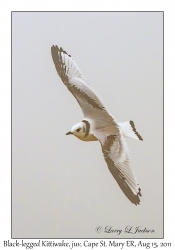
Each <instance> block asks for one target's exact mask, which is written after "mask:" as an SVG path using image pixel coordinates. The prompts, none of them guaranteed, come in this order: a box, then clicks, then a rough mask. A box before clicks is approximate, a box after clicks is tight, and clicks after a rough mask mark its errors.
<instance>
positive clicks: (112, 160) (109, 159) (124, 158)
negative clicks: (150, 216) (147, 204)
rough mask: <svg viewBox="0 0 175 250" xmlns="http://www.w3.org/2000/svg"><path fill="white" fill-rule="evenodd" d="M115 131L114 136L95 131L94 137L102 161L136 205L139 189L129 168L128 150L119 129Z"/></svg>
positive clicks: (139, 193) (138, 201) (139, 194)
mask: <svg viewBox="0 0 175 250" xmlns="http://www.w3.org/2000/svg"><path fill="white" fill-rule="evenodd" d="M115 129H116V133H115V134H110V133H108V132H107V131H105V133H104V131H100V130H96V131H94V135H95V136H96V138H97V139H98V140H99V141H100V143H101V147H102V152H103V155H104V159H105V161H106V163H107V165H108V168H109V170H110V172H111V174H112V175H113V177H114V178H115V180H116V181H117V183H118V185H119V186H120V188H121V189H122V191H123V192H124V194H125V195H126V197H127V198H128V199H129V200H130V201H131V202H132V203H134V204H135V205H137V204H139V203H140V198H139V196H141V192H140V191H141V189H140V187H139V184H138V182H137V179H136V177H135V174H134V172H133V170H132V169H131V166H130V165H131V164H130V156H129V149H128V146H127V144H126V141H125V139H124V138H123V135H122V134H121V133H120V128H119V127H117V126H116V128H115ZM117 130H118V131H117Z"/></svg>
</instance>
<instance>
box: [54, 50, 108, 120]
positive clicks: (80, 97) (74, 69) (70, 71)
mask: <svg viewBox="0 0 175 250" xmlns="http://www.w3.org/2000/svg"><path fill="white" fill-rule="evenodd" d="M51 54H52V59H53V62H54V64H55V68H56V70H57V73H58V75H59V76H60V78H61V80H62V81H63V83H64V84H65V85H66V86H67V88H68V90H69V91H70V92H71V93H72V94H73V96H74V97H75V98H76V100H77V101H78V103H79V105H80V107H81V109H82V111H83V113H84V116H89V114H90V113H91V112H92V111H94V109H96V110H97V111H98V110H100V111H104V112H107V111H106V109H105V108H104V105H103V104H102V102H101V101H100V99H99V97H98V96H97V94H96V93H95V92H94V90H93V89H92V88H91V87H90V85H89V84H87V81H86V79H85V78H84V76H83V74H82V73H81V71H80V69H79V68H78V66H77V65H76V63H75V62H74V60H73V59H72V57H71V56H70V55H68V54H67V52H66V51H64V50H63V49H62V48H58V46H52V47H51Z"/></svg>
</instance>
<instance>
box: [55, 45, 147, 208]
mask: <svg viewBox="0 0 175 250" xmlns="http://www.w3.org/2000/svg"><path fill="white" fill-rule="evenodd" d="M51 54H52V59H53V62H54V64H55V68H56V70H57V73H58V75H59V76H60V78H61V80H62V81H63V83H64V84H65V85H66V86H67V88H68V90H69V91H70V92H71V93H72V94H73V96H74V97H75V98H76V100H77V101H78V103H79V105H80V107H81V109H82V112H83V114H84V119H83V120H82V121H81V122H79V123H77V124H76V125H74V126H73V127H72V129H71V131H70V132H68V133H67V134H66V135H69V134H73V135H74V136H76V137H77V138H78V139H80V140H83V141H99V142H100V144H101V147H102V152H103V155H104V159H105V161H106V163H107V165H108V168H109V170H110V172H111V174H112V175H113V177H114V178H115V180H116V181H117V183H118V185H119V186H120V188H121V189H122V191H123V192H124V194H125V195H126V197H127V198H128V199H129V200H130V201H131V202H132V203H134V204H135V205H137V204H139V203H140V196H141V189H140V187H139V184H138V182H137V179H136V177H135V174H134V172H133V171H132V169H131V166H130V156H129V150H128V146H127V144H126V141H125V138H124V137H130V138H133V139H137V140H143V139H142V137H141V136H140V135H139V133H138V132H137V131H136V128H135V125H134V122H133V121H127V122H120V123H117V122H116V120H115V119H114V117H113V116H112V115H111V114H110V113H109V112H108V111H107V110H106V108H105V107H104V105H103V103H102V102H101V101H100V98H99V97H98V95H97V94H96V92H95V91H94V90H93V89H92V88H91V86H90V85H89V84H88V83H87V81H86V79H85V78H84V76H83V74H82V73H81V71H80V69H79V68H78V66H77V65H76V63H75V61H74V60H73V59H72V57H71V56H70V55H68V54H67V52H66V51H64V50H63V49H62V48H59V47H58V46H52V47H51Z"/></svg>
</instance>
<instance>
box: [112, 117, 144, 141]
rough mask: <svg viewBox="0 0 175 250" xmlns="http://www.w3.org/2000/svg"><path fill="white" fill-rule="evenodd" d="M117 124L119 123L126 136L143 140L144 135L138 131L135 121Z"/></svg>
mask: <svg viewBox="0 0 175 250" xmlns="http://www.w3.org/2000/svg"><path fill="white" fill-rule="evenodd" d="M117 124H118V125H119V127H120V129H121V132H122V133H123V135H124V136H126V137H129V138H133V139H136V140H143V139H142V137H141V136H140V135H139V133H138V132H137V130H136V128H135V125H134V122H133V121H127V122H119V123H117Z"/></svg>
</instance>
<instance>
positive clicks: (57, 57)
mask: <svg viewBox="0 0 175 250" xmlns="http://www.w3.org/2000/svg"><path fill="white" fill-rule="evenodd" d="M61 53H64V54H67V52H66V51H64V50H63V49H62V48H60V49H59V48H58V46H52V47H51V54H52V59H53V62H54V64H55V68H56V70H57V72H58V75H59V76H60V78H61V80H62V81H63V83H64V84H65V85H66V86H67V88H68V89H69V91H70V92H71V93H72V94H73V96H74V97H75V98H76V100H77V101H78V103H79V104H80V100H78V97H79V98H81V99H82V100H84V101H86V102H87V103H88V104H90V105H92V107H93V108H96V109H101V110H105V108H104V107H103V106H100V105H99V104H98V103H97V102H96V101H95V100H94V99H93V98H91V97H90V96H88V95H87V94H86V93H85V92H82V91H81V90H80V89H78V88H77V87H76V86H75V85H73V84H70V83H69V79H68V76H67V75H66V65H65V63H64V62H63V61H62V56H61ZM67 55H68V54H67ZM68 56H70V55H68ZM70 57H71V56H70Z"/></svg>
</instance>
